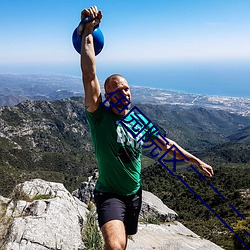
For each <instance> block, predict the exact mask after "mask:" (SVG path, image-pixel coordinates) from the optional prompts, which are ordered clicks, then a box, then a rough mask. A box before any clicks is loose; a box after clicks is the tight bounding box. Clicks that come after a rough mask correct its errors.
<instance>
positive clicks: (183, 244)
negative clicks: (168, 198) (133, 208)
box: [127, 221, 222, 250]
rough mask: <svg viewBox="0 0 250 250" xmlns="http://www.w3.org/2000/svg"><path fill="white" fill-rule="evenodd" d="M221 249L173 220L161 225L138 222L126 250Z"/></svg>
mask: <svg viewBox="0 0 250 250" xmlns="http://www.w3.org/2000/svg"><path fill="white" fill-rule="evenodd" d="M139 249H143V250H150V249H155V250H157V249H158V250H165V249H166V250H222V248H221V247H219V246H217V245H216V244H214V243H212V242H210V241H208V240H205V239H201V238H200V237H199V236H198V235H196V234H195V233H193V232H192V231H190V230H189V229H187V228H186V227H184V226H183V225H182V224H181V223H179V222H177V221H175V222H170V223H166V224H163V225H160V226H159V225H154V224H142V223H140V224H139V230H138V233H137V234H136V235H134V236H133V237H132V240H131V239H130V240H129V241H128V247H127V250H139Z"/></svg>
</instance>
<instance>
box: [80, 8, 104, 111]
mask: <svg viewBox="0 0 250 250" xmlns="http://www.w3.org/2000/svg"><path fill="white" fill-rule="evenodd" d="M88 16H89V17H91V18H92V19H93V21H90V22H88V23H86V25H85V26H84V27H83V25H80V26H79V28H78V32H79V34H82V47H81V69H82V81H83V85H84V92H85V107H86V109H87V110H88V111H89V112H94V111H96V109H97V108H98V106H99V105H100V103H101V102H102V100H101V89H100V85H99V81H98V79H97V75H96V61H95V51H94V42H93V35H92V32H93V30H94V27H95V26H96V25H98V24H99V23H100V22H101V19H102V13H101V11H98V9H97V7H96V6H93V7H90V8H89V9H84V10H83V11H82V13H81V19H82V20H83V19H85V18H86V17H88Z"/></svg>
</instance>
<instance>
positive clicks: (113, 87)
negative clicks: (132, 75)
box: [105, 76, 131, 109]
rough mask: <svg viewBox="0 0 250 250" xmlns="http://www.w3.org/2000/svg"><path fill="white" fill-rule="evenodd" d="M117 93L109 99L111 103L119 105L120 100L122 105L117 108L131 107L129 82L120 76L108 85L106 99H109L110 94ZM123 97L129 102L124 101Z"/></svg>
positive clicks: (112, 79) (111, 80)
mask: <svg viewBox="0 0 250 250" xmlns="http://www.w3.org/2000/svg"><path fill="white" fill-rule="evenodd" d="M115 91H117V93H115V94H113V95H112V96H111V97H110V98H109V101H110V102H112V103H117V98H118V99H121V102H122V104H121V103H118V104H117V105H116V107H117V108H119V109H123V108H124V106H127V107H129V106H130V105H129V103H130V102H131V93H130V88H129V85H128V82H127V81H126V79H125V78H123V77H120V76H118V77H117V76H116V77H114V78H111V79H110V80H109V82H108V84H107V85H106V93H105V98H108V97H109V95H108V93H111V92H115ZM122 97H125V98H126V99H127V100H128V101H129V102H128V101H127V100H126V99H125V98H123V99H122Z"/></svg>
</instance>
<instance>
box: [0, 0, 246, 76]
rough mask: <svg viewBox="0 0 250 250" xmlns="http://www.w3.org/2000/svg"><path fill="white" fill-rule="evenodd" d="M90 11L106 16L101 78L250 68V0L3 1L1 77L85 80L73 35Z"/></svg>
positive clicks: (1, 9) (99, 61)
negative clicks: (136, 71) (132, 71)
mask: <svg viewBox="0 0 250 250" xmlns="http://www.w3.org/2000/svg"><path fill="white" fill-rule="evenodd" d="M91 5H97V6H98V7H99V9H101V10H102V11H103V22H102V23H101V26H100V27H101V30H102V31H103V33H104V36H105V47H104V49H103V51H102V52H101V54H99V55H98V58H97V62H98V66H99V67H100V68H101V70H100V71H101V74H102V72H104V71H105V74H108V73H109V70H110V71H112V70H119V69H120V68H123V67H125V68H126V67H132V66H133V65H140V66H141V67H143V66H144V65H145V67H147V68H148V69H149V70H150V68H151V67H152V68H153V67H156V66H158V65H159V67H160V66H162V65H177V66H178V65H181V64H190V63H196V64H197V63H198V64H199V63H218V62H235V63H238V62H239V63H245V62H247V63H249V62H250V1H249V0H207V1H205V0H204V1H203V0H178V1H176V0H169V1H168V0H158V1H157V0H146V1H145V0H144V1H142V0H126V1H118V0H96V1H91V0H82V1H76V0H73V1H70V0H23V1H21V0H1V1H0V49H1V51H0V73H11V72H12V73H19V72H20V73H23V72H24V73H29V71H30V72H31V73H34V72H35V73H47V72H48V73H53V72H54V73H65V74H76V75H80V70H79V55H78V54H77V53H76V52H75V51H74V49H73V47H72V44H71V35H72V32H73V30H74V28H75V27H76V26H77V24H78V23H79V19H80V12H81V10H82V9H83V8H86V7H89V6H91ZM103 74H104V73H103Z"/></svg>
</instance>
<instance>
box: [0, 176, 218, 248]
mask: <svg viewBox="0 0 250 250" xmlns="http://www.w3.org/2000/svg"><path fill="white" fill-rule="evenodd" d="M93 181H94V178H93V179H92V178H89V179H88V181H87V182H86V183H85V184H89V183H91V184H93ZM83 186H85V187H86V186H88V185H83ZM86 190H87V189H85V191H86ZM78 191H79V190H78ZM75 194H77V192H75ZM89 198H90V196H88V195H87V199H85V200H89ZM89 214H90V213H89V210H88V209H87V205H86V204H85V203H83V202H81V201H80V200H79V199H78V198H76V197H74V196H72V195H71V194H70V193H69V192H68V191H67V190H66V189H65V187H64V186H63V184H60V183H53V182H47V181H44V180H41V179H34V180H31V181H27V182H24V183H21V184H19V185H17V186H16V187H15V188H14V190H13V193H12V198H11V199H9V198H4V197H2V196H0V249H1V250H47V249H50V250H59V249H60V250H80V249H88V248H85V247H84V242H83V238H82V233H83V231H84V229H85V223H86V220H87V215H89ZM152 216H153V217H155V218H158V220H161V221H165V223H160V224H159V225H155V224H150V223H149V220H146V219H147V218H149V217H152ZM176 218H177V214H176V213H175V212H174V211H173V210H171V209H169V208H168V207H167V206H165V205H164V204H163V203H162V202H161V200H160V199H159V198H157V197H156V196H154V195H153V194H151V193H149V192H145V191H143V206H142V214H141V220H145V222H146V223H145V222H144V223H143V222H140V223H139V231H138V233H137V234H136V235H134V236H133V237H132V238H130V239H129V242H128V247H127V249H128V250H138V249H159V250H160V249H172V250H189V249H190V250H191V249H205V250H206V249H213V250H217V249H218V250H219V249H221V248H220V247H218V246H217V245H215V244H213V243H211V242H209V241H208V240H204V239H201V238H200V237H199V236H197V235H196V234H194V233H193V232H192V231H190V230H189V229H187V228H185V227H184V226H183V225H182V224H181V223H179V222H177V221H176V220H175V219H176ZM86 225H87V224H86ZM87 237H88V236H87ZM89 237H91V236H89Z"/></svg>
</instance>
